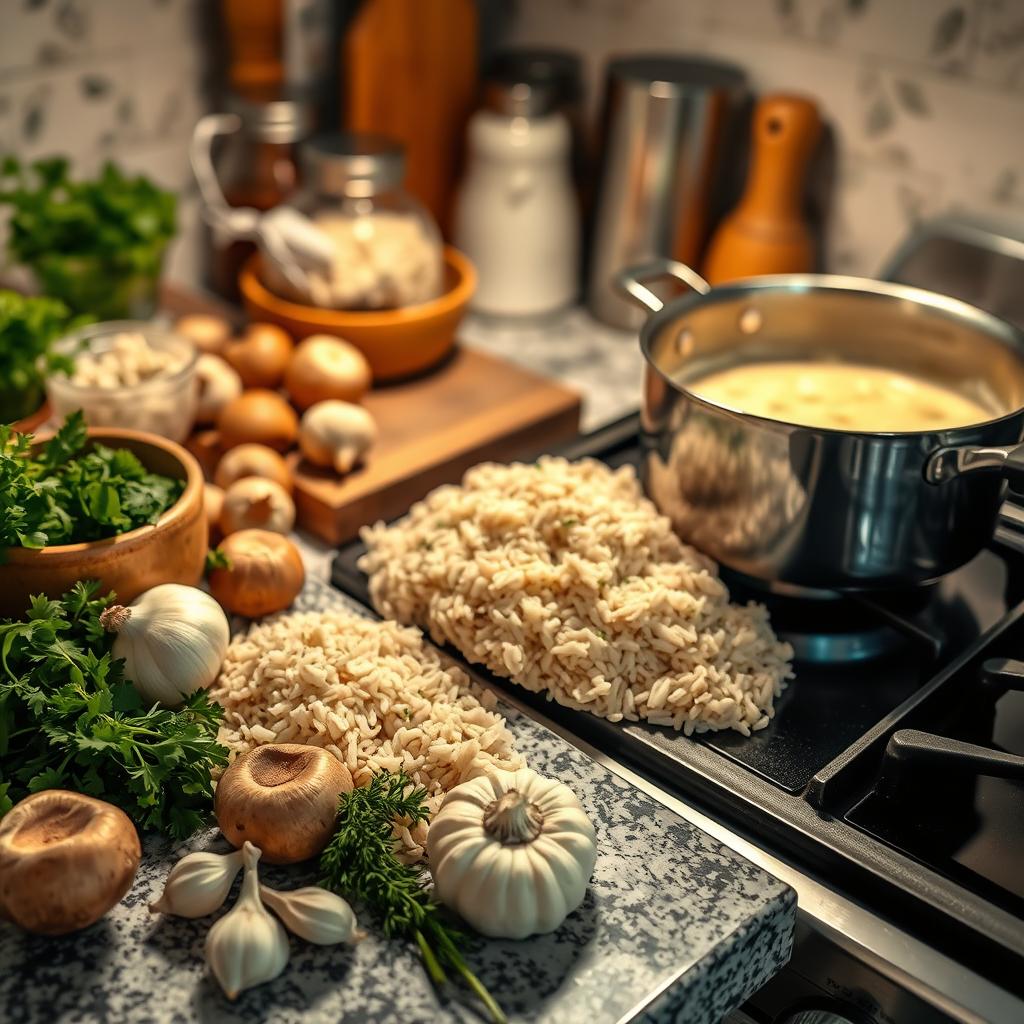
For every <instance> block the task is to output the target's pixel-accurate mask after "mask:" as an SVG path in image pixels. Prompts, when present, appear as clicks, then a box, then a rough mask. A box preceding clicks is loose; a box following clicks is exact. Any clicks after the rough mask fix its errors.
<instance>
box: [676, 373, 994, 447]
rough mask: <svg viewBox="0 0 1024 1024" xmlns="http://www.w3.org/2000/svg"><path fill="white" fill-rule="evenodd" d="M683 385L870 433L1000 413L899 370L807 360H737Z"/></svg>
mask: <svg viewBox="0 0 1024 1024" xmlns="http://www.w3.org/2000/svg"><path fill="white" fill-rule="evenodd" d="M686 387H687V390H689V391H691V392H692V393H693V394H695V395H697V396H698V397H700V398H703V399H705V400H706V401H709V402H713V403H715V404H716V405H723V406H725V407H727V408H729V409H735V410H736V411H737V412H745V413H750V414H752V415H754V416H763V417H765V418H766V419H773V420H783V421H785V422H787V423H797V424H800V425H801V426H806V427H824V428H833V429H836V430H857V431H864V432H865V433H879V432H881V433H886V432H899V431H916V430H948V429H951V428H953V427H963V426H967V425H968V424H971V423H983V422H984V421H985V420H990V419H992V418H993V417H995V416H996V415H998V413H996V412H993V411H992V410H991V409H988V408H986V407H985V406H984V405H982V404H981V403H979V402H976V401H974V400H973V399H970V398H967V397H966V396H964V395H962V394H960V393H959V392H958V391H954V390H953V389H952V388H948V387H945V386H943V385H942V384H936V383H934V382H932V381H929V380H926V379H924V378H923V377H916V376H912V375H911V374H908V373H904V372H902V371H900V370H890V369H886V368H884V367H880V366H866V365H858V364H853V363H826V362H817V361H814V360H810V359H808V360H793V361H783V362H764V363H750V364H747V365H745V366H734V367H731V368H730V369H728V370H720V371H717V372H715V373H712V374H709V375H708V376H707V377H702V378H700V379H699V380H696V381H690V382H687V384H686Z"/></svg>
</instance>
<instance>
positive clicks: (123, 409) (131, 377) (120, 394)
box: [46, 320, 199, 441]
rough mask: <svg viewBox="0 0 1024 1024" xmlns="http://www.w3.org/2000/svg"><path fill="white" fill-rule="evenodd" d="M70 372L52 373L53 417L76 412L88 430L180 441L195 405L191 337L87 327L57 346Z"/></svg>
mask: <svg viewBox="0 0 1024 1024" xmlns="http://www.w3.org/2000/svg"><path fill="white" fill-rule="evenodd" d="M55 347H56V351H58V352H60V353H61V354H63V355H67V356H70V357H71V358H72V360H73V361H74V366H73V369H72V371H71V374H70V375H65V374H54V375H52V376H50V377H49V378H48V379H47V381H46V394H47V397H48V398H49V400H50V405H51V407H52V409H53V412H54V414H55V416H56V417H57V418H59V419H63V418H64V417H65V416H67V415H68V414H69V413H71V412H74V411H75V410H76V409H81V410H82V411H83V413H84V414H85V421H86V423H87V424H88V425H89V426H91V427H127V428H130V429H134V430H144V431H147V432H149V433H152V434H159V435H161V436H162V437H167V438H170V439H171V440H172V441H183V440H184V439H185V438H186V437H187V436H188V434H189V432H190V430H191V429H192V424H193V422H194V420H195V414H196V405H197V401H198V397H199V395H198V383H197V379H196V361H197V357H198V353H197V352H196V349H195V346H194V345H193V344H192V342H191V341H189V340H188V339H187V338H185V337H182V336H181V335H178V334H175V333H174V332H173V331H171V330H168V329H167V328H164V327H160V326H159V325H157V324H153V323H149V322H147V321H142V320H111V321H108V322H106V323H100V324H90V325H89V326H87V327H83V328H81V329H80V330H78V331H75V332H74V333H72V334H70V335H68V336H67V337H66V338H64V339H62V340H61V341H60V342H58V343H57V345H56V346H55Z"/></svg>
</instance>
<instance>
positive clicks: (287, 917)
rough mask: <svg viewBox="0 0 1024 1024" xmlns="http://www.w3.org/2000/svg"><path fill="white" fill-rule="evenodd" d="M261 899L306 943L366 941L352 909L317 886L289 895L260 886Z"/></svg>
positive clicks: (294, 890) (331, 944)
mask: <svg viewBox="0 0 1024 1024" xmlns="http://www.w3.org/2000/svg"><path fill="white" fill-rule="evenodd" d="M260 896H262V897H263V902H264V903H265V904H266V905H267V906H268V907H270V909H271V910H273V911H274V913H275V914H277V916H278V917H279V918H281V920H282V921H284V924H285V927H286V928H287V929H288V930H289V931H290V932H291V933H292V934H293V935H298V937H299V938H300V939H305V940H306V941H307V942H315V943H316V944H317V945H318V946H333V945H334V944H335V943H337V942H349V943H354V942H360V941H361V940H362V939H365V938H366V932H362V931H360V930H359V929H358V928H357V927H356V924H357V922H356V915H355V914H354V913H353V912H352V908H351V907H350V906H349V905H348V904H347V903H346V902H345V901H344V900H343V899H342V898H341V897H340V896H337V895H335V894H334V893H333V892H330V891H328V890H327V889H321V888H320V887H319V886H317V885H307V886H305V887H304V888H302V889H292V890H291V891H290V892H278V890H276V889H270V888H268V887H267V886H265V885H261V886H260Z"/></svg>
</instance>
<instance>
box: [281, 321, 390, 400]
mask: <svg viewBox="0 0 1024 1024" xmlns="http://www.w3.org/2000/svg"><path fill="white" fill-rule="evenodd" d="M372 380H373V376H372V374H371V372H370V364H369V363H368V362H367V361H366V356H364V355H363V353H362V352H360V351H359V349H357V348H356V347H355V345H351V344H349V342H347V341H343V340H342V339H341V338H335V337H332V336H331V335H329V334H314V335H313V336H312V337H311V338H307V339H306V340H305V341H303V342H302V343H301V344H300V345H299V347H298V348H297V349H296V350H295V353H294V354H293V355H292V357H291V360H290V361H289V363H288V369H287V370H286V371H285V375H284V386H285V389H286V390H287V392H288V394H289V395H290V396H291V399H292V401H293V402H294V403H295V404H296V405H297V406H298V407H299V408H300V409H308V408H309V407H310V406H311V405H315V404H316V403H317V402H324V401H327V400H328V399H332V398H336V399H339V400H341V401H343V402H358V401H359V399H361V398H362V397H363V395H365V394H366V392H367V391H369V390H370V384H371V382H372Z"/></svg>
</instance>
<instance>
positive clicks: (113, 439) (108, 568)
mask: <svg viewBox="0 0 1024 1024" xmlns="http://www.w3.org/2000/svg"><path fill="white" fill-rule="evenodd" d="M89 437H90V438H91V439H93V440H95V441H101V442H102V443H103V444H105V445H107V446H109V447H111V448H127V449H128V450H129V451H131V452H133V453H134V454H135V455H136V456H137V457H138V459H139V461H140V462H141V463H142V464H143V465H144V466H145V467H146V468H147V469H148V470H150V471H152V472H154V473H159V474H161V475H162V476H170V477H177V478H178V479H180V480H184V481H185V489H184V491H182V493H181V497H179V498H178V500H177V501H176V502H175V503H174V504H173V505H172V506H171V507H170V508H169V509H168V510H167V511H166V512H165V513H164V514H163V515H162V516H161V517H160V518H159V520H157V522H156V523H153V524H148V525H146V526H140V527H138V528H137V529H135V530H129V531H128V532H127V533H120V534H118V535H117V536H116V537H110V538H108V539H107V540H93V541H87V542H85V543H81V544H55V545H54V546H53V547H48V548H42V549H40V550H37V551H36V550H31V549H29V548H8V549H7V561H6V563H5V564H3V565H0V576H2V579H3V586H2V587H0V617H7V618H16V617H20V616H21V615H23V614H24V612H25V610H26V609H27V608H28V606H29V597H30V596H31V595H33V594H46V595H47V596H49V597H60V595H61V594H63V593H64V592H65V591H67V590H70V588H71V586H72V584H73V583H75V581H76V580H89V579H98V580H99V581H100V593H106V592H107V591H110V590H113V591H115V592H116V593H117V598H118V601H120V602H121V603H122V604H126V603H127V602H128V601H131V600H133V599H134V598H136V597H138V595H139V594H141V593H142V592H143V591H144V590H149V588H150V587H155V586H156V585H157V584H158V583H187V584H189V585H195V584H196V583H198V582H199V579H200V577H201V576H202V574H203V568H204V565H205V561H206V549H207V526H206V513H205V512H204V510H203V473H202V470H201V469H200V468H199V463H198V462H196V460H195V459H194V458H193V457H192V456H191V455H189V453H188V452H187V451H185V449H184V448H182V447H181V445H178V444H175V443H174V442H173V441H168V440H166V439H165V438H162V437H157V436H156V435H155V434H146V433H143V432H142V431H139V430H119V429H117V428H116V427H109V428H107V427H94V428H93V429H91V430H90V431H89ZM43 440H45V439H41V440H40V441H39V442H37V443H42V441H43Z"/></svg>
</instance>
